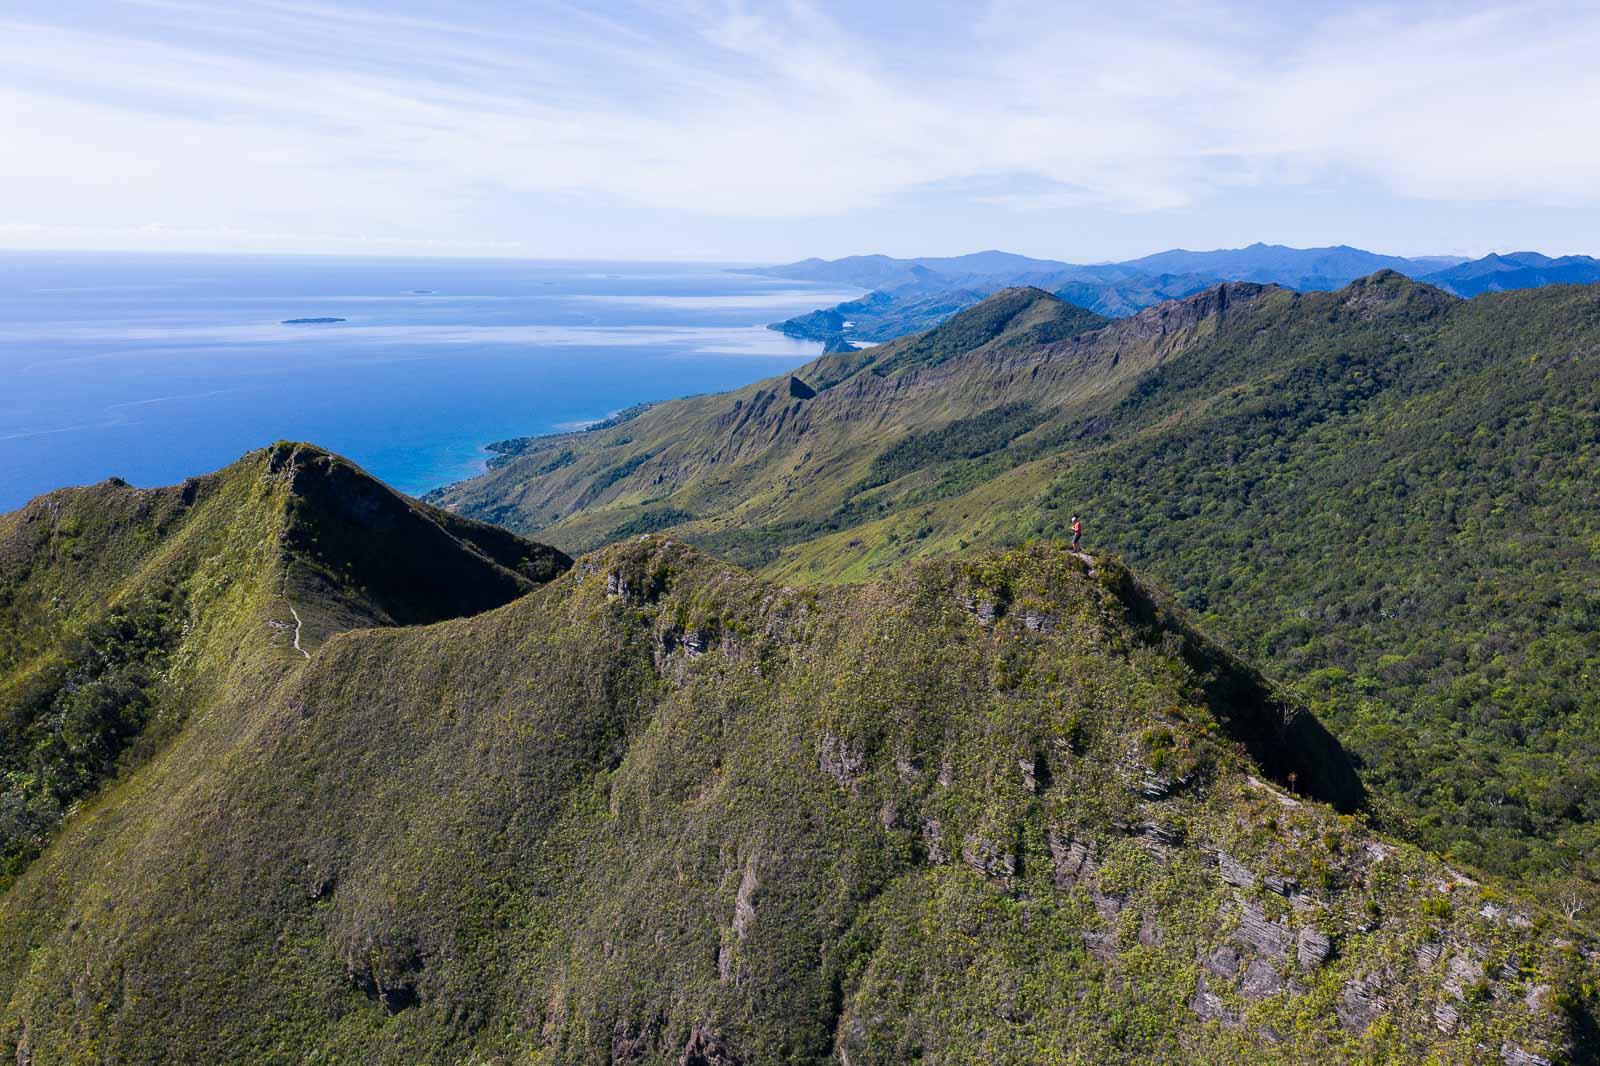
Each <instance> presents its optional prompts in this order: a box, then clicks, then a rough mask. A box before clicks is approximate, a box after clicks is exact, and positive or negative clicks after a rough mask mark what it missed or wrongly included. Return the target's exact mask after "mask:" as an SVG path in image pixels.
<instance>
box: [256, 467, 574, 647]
mask: <svg viewBox="0 0 1600 1066" xmlns="http://www.w3.org/2000/svg"><path fill="white" fill-rule="evenodd" d="M241 463H243V464H256V463H259V464H260V465H261V467H262V468H263V473H264V476H266V477H267V478H269V479H274V480H278V481H281V482H282V483H283V485H284V488H285V491H286V492H287V495H288V502H287V506H286V516H287V517H286V521H285V525H284V541H285V546H286V548H287V549H288V550H289V552H290V557H291V558H292V559H293V561H294V566H295V572H294V573H295V579H296V580H299V581H302V582H307V583H310V584H311V585H314V586H321V587H323V588H325V589H326V590H327V591H333V590H339V589H343V590H346V591H347V592H348V590H349V589H350V587H351V586H352V583H354V584H355V585H356V587H358V588H359V591H360V594H361V598H362V599H363V600H365V601H366V603H367V606H369V607H370V608H371V609H373V610H374V611H375V612H376V615H377V620H379V621H381V622H384V623H399V624H414V623H419V622H433V621H438V620H440V619H443V618H453V617H459V616H461V615H468V614H476V613H478V612H480V611H484V610H487V609H489V608H491V607H497V606H499V605H500V604H502V603H505V602H506V601H508V600H511V599H514V598H515V597H517V596H519V595H521V594H522V593H524V592H526V591H528V590H529V589H531V588H533V587H534V585H536V584H538V583H540V582H543V581H548V580H549V579H550V578H552V577H554V576H555V575H556V574H558V573H560V572H561V571H562V570H564V569H565V568H566V567H567V566H569V565H570V564H571V560H569V559H567V557H566V556H564V555H562V554H561V553H560V552H558V551H556V550H555V549H553V548H548V547H545V546H544V545H539V544H533V543H531V542H529V541H525V540H523V539H522V538H520V537H517V536H515V535H514V534H511V533H508V532H506V531H505V530H502V529H500V528H498V527H496V526H491V525H486V524H484V523H482V522H477V521H473V520H471V519H464V518H462V517H461V516H459V515H454V514H451V513H450V512H448V511H443V510H440V509H439V508H437V507H433V506H431V505H429V504H425V503H421V502H419V501H417V500H413V499H410V498H408V497H405V496H402V495H401V494H400V493H398V492H395V491H394V490H393V489H391V488H389V487H388V486H387V485H385V484H383V483H382V482H381V481H379V480H378V479H377V478H374V477H373V476H372V475H370V474H368V473H367V472H366V471H365V470H363V469H361V468H360V467H359V466H357V465H356V464H355V463H352V462H351V461H350V460H348V459H345V458H344V457H342V456H339V455H336V454H334V453H333V452H330V451H327V450H326V449H323V448H319V447H317V446H316V445H314V444H306V443H303V442H296V441H279V442H278V443H276V444H274V445H272V446H270V447H268V448H266V449H263V450H262V451H261V452H258V453H253V454H252V455H250V456H246V457H245V459H244V460H241Z"/></svg>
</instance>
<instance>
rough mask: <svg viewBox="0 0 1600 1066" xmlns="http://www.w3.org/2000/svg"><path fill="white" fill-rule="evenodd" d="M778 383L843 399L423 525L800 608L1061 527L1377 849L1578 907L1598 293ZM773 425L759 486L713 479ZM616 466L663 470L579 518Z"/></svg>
mask: <svg viewBox="0 0 1600 1066" xmlns="http://www.w3.org/2000/svg"><path fill="white" fill-rule="evenodd" d="M952 321H955V320H952ZM935 335H937V331H936V333H935V334H930V335H929V336H935ZM910 343H911V342H910V341H909V340H908V341H901V342H896V345H885V346H884V347H883V349H882V350H883V351H889V350H891V349H896V347H897V346H899V348H898V350H906V348H907V347H908V346H909V344H910ZM865 354H866V353H863V356H864V355H865ZM855 358H856V359H857V360H859V359H861V358H862V356H858V357H855ZM800 373H801V375H802V377H804V376H806V375H810V376H812V377H818V378H819V380H821V378H822V377H823V376H828V375H832V376H833V377H830V378H829V380H833V378H834V377H841V376H842V378H841V380H842V383H839V384H835V385H834V386H833V388H832V389H831V390H829V391H827V392H823V393H821V394H820V395H819V396H818V397H817V398H816V399H815V400H807V401H794V402H792V403H790V404H787V405H781V404H776V403H774V404H772V405H769V408H768V410H767V411H766V413H765V414H764V415H763V417H762V418H759V419H757V418H750V419H747V421H746V423H745V424H744V426H743V427H736V426H735V425H734V424H733V420H732V419H731V418H730V417H729V415H728V412H729V411H730V410H731V408H732V407H733V405H734V404H735V403H741V408H740V409H741V411H742V410H743V409H744V406H743V404H745V403H747V401H741V399H740V397H738V396H737V395H731V396H728V397H704V398H700V399H698V400H695V401H693V406H692V407H680V406H677V405H670V404H669V405H662V406H661V407H660V408H657V409H656V410H655V411H653V412H652V414H653V415H654V416H655V417H654V418H653V419H652V420H651V421H649V422H645V421H643V420H641V421H639V422H638V423H636V425H635V426H634V428H631V429H624V428H622V427H619V428H617V429H614V430H611V431H608V433H607V434H602V435H597V436H596V437H595V438H594V439H593V440H590V439H587V438H586V437H567V438H554V439H551V440H549V441H546V442H544V443H542V444H540V445H538V447H537V449H536V450H535V451H533V452H531V453H530V455H531V456H532V457H533V458H532V459H530V460H529V461H526V462H524V461H522V460H518V461H516V462H513V463H511V464H508V465H507V467H506V468H504V469H503V470H501V471H497V472H496V475H495V476H494V477H492V478H489V479H485V480H483V481H480V482H476V483H470V484H468V485H465V486H460V487H457V488H456V489H455V490H453V491H452V492H451V493H450V494H449V497H448V498H449V499H451V500H452V501H453V502H454V504H455V505H456V506H462V507H464V508H465V509H467V510H468V511H469V513H476V514H485V513H492V514H494V515H495V516H496V517H498V518H501V519H503V520H507V521H511V522H513V523H515V522H519V521H520V522H521V523H522V526H521V527H522V528H524V529H528V530H534V529H542V530H543V531H544V532H545V533H546V534H547V535H548V536H550V537H551V538H552V539H554V540H555V541H556V542H557V543H561V544H566V545H568V546H570V547H589V546H592V545H593V544H596V543H599V542H602V541H604V540H606V539H608V538H610V537H613V536H620V535H625V534H626V533H628V532H638V531H640V530H641V529H644V528H671V529H672V530H673V531H674V534H675V535H680V536H684V537H687V538H690V539H692V540H694V541H695V542H696V543H699V544H703V545H706V546H708V547H712V548H714V549H716V550H721V551H726V552H730V553H732V554H733V555H734V556H735V557H736V558H738V559H741V560H743V561H745V562H747V563H751V564H754V565H763V566H767V567H768V568H769V569H770V570H771V571H772V572H773V573H775V574H778V575H781V576H783V577H784V578H786V579H790V580H807V581H816V580H838V579H841V578H846V579H858V578H861V577H864V576H868V575H870V574H872V573H873V572H875V571H877V570H879V569H881V568H886V567H893V566H897V565H899V564H900V563H901V562H902V561H903V560H904V559H906V558H908V557H914V556H922V555H939V554H947V553H952V552H959V551H962V550H965V549H967V548H968V547H969V546H973V545H986V544H990V545H992V544H1014V543H1019V542H1021V541H1023V540H1025V539H1026V538H1028V537H1032V536H1060V535H1062V532H1063V530H1064V528H1065V526H1066V525H1067V523H1068V522H1069V520H1070V518H1071V516H1072V514H1073V513H1074V512H1079V513H1082V514H1083V515H1085V516H1086V517H1087V519H1088V526H1089V535H1090V538H1091V542H1092V543H1096V544H1099V545H1102V546H1104V547H1107V548H1109V549H1113V550H1116V551H1119V552H1122V553H1124V554H1125V555H1126V556H1127V557H1128V558H1129V559H1130V560H1131V561H1132V562H1134V563H1135V564H1137V565H1138V566H1140V567H1141V568H1143V569H1146V570H1148V571H1149V572H1151V573H1153V574H1154V575H1155V576H1157V577H1158V578H1159V579H1161V580H1163V581H1165V582H1167V583H1168V584H1169V585H1170V586H1171V587H1173V588H1175V589H1178V590H1179V592H1180V595H1181V596H1182V597H1183V599H1184V600H1185V602H1186V603H1188V604H1189V605H1190V606H1192V607H1193V608H1195V609H1197V610H1200V611H1203V612H1206V615H1207V618H1208V622H1209V624H1211V625H1212V626H1213V627H1215V628H1216V629H1218V630H1220V631H1221V632H1223V633H1225V634H1226V635H1227V636H1228V637H1229V638H1230V639H1231V640H1232V641H1233V642H1234V643H1235V644H1236V645H1237V646H1239V647H1243V648H1249V649H1251V650H1252V651H1253V652H1256V653H1258V654H1259V655H1260V656H1261V657H1262V659H1263V661H1264V662H1265V663H1267V664H1268V665H1269V666H1270V668H1271V669H1272V670H1273V672H1274V673H1275V675H1276V676H1278V677H1279V678H1281V679H1283V680H1285V681H1289V682H1293V683H1296V684H1298V685H1301V686H1302V687H1303V691H1304V694H1305V696H1306V698H1308V699H1310V700H1311V701H1312V702H1313V705H1314V706H1316V707H1317V708H1318V710H1319V711H1320V712H1321V713H1322V714H1323V715H1324V717H1325V718H1326V719H1327V720H1328V721H1329V722H1330V724H1331V726H1332V727H1333V728H1334V729H1335V730H1336V732H1338V733H1339V734H1340V735H1341V736H1342V737H1343V738H1345V739H1346V740H1347V742H1348V743H1350V744H1351V746H1352V747H1353V748H1354V749H1355V750H1356V752H1357V753H1358V754H1359V755H1360V756H1361V758H1362V760H1363V763H1364V773H1365V774H1366V775H1367V777H1368V780H1369V782H1370V783H1371V784H1372V785H1373V786H1374V787H1375V788H1376V790H1377V792H1378V794H1379V797H1380V809H1381V810H1382V812H1383V814H1384V818H1385V820H1386V823H1387V824H1389V825H1392V826H1395V827H1396V828H1402V829H1404V830H1405V831H1406V832H1408V833H1412V834H1414V835H1415V836H1416V837H1417V838H1418V839H1422V840H1425V841H1427V842H1428V843H1429V844H1430V845H1431V846H1433V847H1435V848H1437V849H1439V850H1441V851H1449V852H1452V853H1453V854H1455V855H1456V856H1457V857H1458V858H1460V859H1461V860H1462V861H1466V862H1471V863H1475V864H1481V865H1483V866H1485V867H1488V868H1491V869H1495V870H1498V871H1501V872H1502V873H1506V874H1511V875H1515V876H1519V877H1525V878H1529V879H1532V880H1533V881H1537V882H1539V883H1543V884H1546V885H1547V886H1548V888H1549V891H1551V892H1557V893H1560V894H1566V893H1568V892H1572V893H1574V894H1575V898H1576V899H1577V900H1580V901H1581V900H1583V899H1588V900H1589V904H1588V906H1589V907H1590V909H1591V910H1593V909H1596V908H1600V895H1597V893H1596V887H1597V885H1600V867H1597V866H1596V862H1597V858H1596V856H1600V809H1597V808H1596V807H1595V806H1594V802H1593V797H1594V796H1596V795H1600V781H1597V780H1596V779H1595V778H1594V767H1595V766H1596V765H1597V762H1600V732H1597V730H1600V704H1597V703H1596V699H1597V697H1596V688H1595V686H1594V684H1593V678H1594V677H1596V676H1600V551H1597V545H1600V540H1597V539H1596V538H1597V537H1600V494H1597V493H1596V492H1595V491H1594V471H1595V470H1596V469H1600V412H1597V407H1596V405H1597V403H1600V381H1597V380H1596V378H1597V375H1600V290H1597V289H1594V288H1589V289H1572V288H1550V289H1541V290H1537V291H1528V292H1521V293H1515V294H1507V295H1504V296H1485V297H1481V298H1479V299H1477V300H1473V301H1470V302H1462V301H1458V300H1455V299H1452V298H1450V297H1448V296H1446V295H1445V294H1442V293H1440V292H1438V291H1437V290H1434V289H1431V288H1428V287H1425V286H1420V285H1416V284H1414V283H1411V282H1408V281H1406V280H1405V279H1403V278H1401V277H1399V276H1397V275H1394V274H1381V275H1377V276H1375V277H1373V278H1371V279H1367V280H1365V281H1363V282H1360V283H1357V284H1355V285H1352V286H1350V287H1348V288H1346V289H1345V290H1342V291H1340V292H1336V293H1327V294H1296V293H1290V292H1287V291H1284V290H1274V289H1261V288H1259V287H1251V286H1228V287H1225V288H1222V289H1219V290H1215V291H1214V292H1212V293H1210V294H1206V295H1205V296H1203V297H1198V298H1194V299H1190V300H1186V301H1182V302H1180V303H1177V304H1172V305H1165V306H1164V307H1162V308H1156V309H1152V310H1151V311H1147V312H1144V313H1142V314H1141V315H1139V316H1135V317H1134V318H1132V319H1127V320H1122V321H1119V322H1116V323H1113V324H1110V325H1107V326H1104V327H1102V328H1100V329H1098V330H1094V331H1090V332H1088V333H1085V334H1083V335H1081V336H1079V337H1077V338H1074V339H1073V340H1071V341H1070V342H1058V343H1054V344H1045V345H1039V346H1037V347H1035V348H1032V349H1012V350H1010V351H1008V352H1006V353H1005V354H1003V355H998V354H992V353H987V352H984V351H981V350H974V351H972V352H970V353H968V354H967V355H964V356H958V357H956V358H953V359H949V360H947V361H946V362H945V363H943V364H942V365H941V366H939V367H938V368H935V369H934V370H932V371H927V372H924V373H922V374H919V375H918V376H917V377H916V378H915V379H914V380H917V381H918V382H920V383H922V384H923V385H925V386H926V390H925V391H923V390H917V391H913V390H910V389H903V388H899V387H891V385H892V383H891V382H884V381H882V380H881V379H875V378H872V377H870V376H867V375H865V374H863V367H862V366H861V365H858V364H857V363H851V364H843V363H838V362H832V363H830V362H829V361H827V360H823V361H819V363H818V364H814V366H813V367H810V368H807V369H805V370H802V371H801V372H800ZM775 391H776V389H775V387H774V386H773V385H767V386H758V387H757V388H756V389H754V390H752V392H754V393H761V394H764V395H770V394H772V393H774V392H775ZM691 412H692V413H691ZM825 416H826V417H825ZM777 420H783V421H784V425H785V426H786V427H787V429H788V431H789V432H790V433H791V434H792V435H791V436H790V437H789V438H786V440H785V445H784V448H783V450H782V451H781V453H780V454H781V456H782V461H781V462H778V461H774V462H773V464H772V465H771V466H770V467H769V468H767V469H765V470H763V471H762V472H760V473H759V475H752V474H749V473H747V472H746V470H745V469H743V468H741V467H740V466H739V465H738V464H737V463H727V462H725V461H724V459H723V456H725V455H733V454H738V450H739V449H741V448H744V447H750V446H752V442H753V441H757V440H766V439H768V438H769V436H770V434H771V433H772V432H773V430H772V428H771V427H772V426H773V424H774V423H775V422H776V421H777ZM702 427H704V428H702ZM713 427H715V428H714V429H713ZM695 439H715V440H716V442H717V444H716V447H715V448H704V449H701V450H699V451H698V452H695V453H690V452H688V451H686V450H684V449H685V447H686V445H687V442H688V441H690V440H695ZM624 440H625V441H626V443H622V442H623V441H624ZM627 454H633V455H640V454H647V455H649V456H661V457H662V460H663V465H662V466H660V467H654V468H652V467H651V466H650V465H649V463H650V462H651V461H653V460H646V461H642V462H641V464H640V467H639V468H638V473H637V474H635V475H633V476H632V478H630V477H621V476H618V477H615V478H614V479H613V480H609V481H607V483H606V484H605V485H604V487H603V488H600V489H596V488H595V486H596V485H598V484H599V481H600V480H601V479H603V478H605V477H609V476H610V475H608V474H607V473H606V472H607V471H615V470H616V469H617V467H616V466H615V465H611V464H610V462H609V461H608V460H606V459H605V458H603V457H605V456H607V455H618V456H621V455H627ZM555 457H568V458H565V459H562V464H564V465H560V466H559V467H556V466H554V465H552V469H550V470H548V471H545V472H542V473H541V472H540V464H543V465H551V464H553V460H554V459H555ZM508 486H514V487H515V488H514V490H512V489H508ZM708 490H709V491H708ZM584 493H589V494H590V495H589V496H588V498H587V499H584V500H583V502H582V503H580V504H578V505H577V506H576V507H574V506H573V504H572V503H570V502H568V501H577V500H579V499H580V498H582V497H583V494H584ZM557 494H559V495H560V498H561V505H559V506H553V507H551V510H549V511H540V510H538V509H537V508H527V507H525V506H523V505H522V503H521V501H536V500H548V499H551V498H552V496H555V495H557ZM500 508H503V509H500Z"/></svg>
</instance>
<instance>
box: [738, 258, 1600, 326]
mask: <svg viewBox="0 0 1600 1066" xmlns="http://www.w3.org/2000/svg"><path fill="white" fill-rule="evenodd" d="M1379 270H1393V271H1395V272H1396V273H1399V274H1403V275H1405V276H1406V277H1409V278H1412V279H1414V280H1417V281H1423V282H1426V283H1428V284H1430V285H1434V286H1436V287H1438V288H1440V289H1443V290H1444V291H1446V292H1448V293H1451V294H1452V295H1456V296H1462V297H1472V296H1477V295H1479V294H1481V293H1485V292H1505V291H1510V290H1512V289H1530V288H1538V287H1539V286H1542V285H1557V284H1587V283H1590V282H1594V281H1600V260H1597V259H1593V258H1590V257H1589V256H1563V257H1561V258H1559V259H1555V258H1551V257H1550V256H1546V255H1541V254H1539V253H1537V252H1515V253H1511V254H1506V255H1500V254H1492V255H1487V256H1484V257H1483V258H1482V259H1474V260H1468V259H1466V258H1464V257H1460V256H1436V255H1435V256H1417V257H1411V258H1406V257H1402V256H1393V255H1379V254H1378V253H1376V252H1368V251H1365V250H1363V249H1360V248H1351V247H1349V246H1348V245H1338V246H1334V247H1328V248H1290V247H1287V246H1285V245H1281V244H1260V243H1257V244H1252V245H1250V246H1249V247H1247V248H1226V249H1218V250H1216V251H1209V252H1193V251H1188V250H1186V249H1181V248H1178V249H1172V250H1170V251H1165V252H1157V253H1156V254H1154V255H1147V256H1144V257H1142V258H1139V259H1130V260H1128V261H1126V262H1121V263H1096V264H1074V263H1066V262H1062V261H1060V260H1055V259H1031V258H1029V257H1027V256H1022V255H1013V254H1011V253H1009V252H999V251H987V252H974V253H973V254H971V255H961V256H949V257H920V258H915V259H895V258H893V257H890V256H886V255H856V256H848V257H846V258H844V259H833V260H824V259H805V260H802V261H800V262H798V263H788V264H784V265H782V266H774V267H763V268H760V269H758V270H756V271H754V273H758V274H763V275H766V276H769V277H780V278H791V279H794V280H803V281H821V282H828V283H830V284H836V285H859V286H862V287H863V288H869V289H871V290H873V291H872V292H871V294H869V295H868V296H866V297H864V298H862V299H859V300H851V301H847V302H846V303H842V304H839V305H837V306H835V307H833V308H825V309H819V310H818V311H813V312H810V313H808V314H805V315H799V316H796V317H794V318H791V319H787V320H785V321H783V322H775V323H773V324H772V327H771V328H773V329H775V330H778V331H779V332H781V333H785V334H787V335H789V336H792V337H800V338H804V339H808V340H821V341H829V340H833V341H834V343H835V344H837V343H838V342H839V339H841V338H842V339H843V340H846V341H852V340H854V341H871V342H881V341H888V340H893V339H894V338H896V337H901V336H905V335H906V334H908V333H915V332H918V331H920V330H925V329H929V328H932V327H933V326H936V325H938V324H939V323H940V322H941V321H943V320H944V319H945V318H946V317H948V316H950V315H952V314H955V313H956V312H957V311H959V310H961V309H962V308H964V307H970V306H971V305H972V304H974V303H976V302H978V301H979V300H981V299H983V298H984V297H986V296H990V295H992V294H994V293H996V292H999V291H1000V290H1002V289H1005V288H1010V287H1013V286H1018V285H1030V286H1033V287H1036V288H1040V289H1043V290H1045V291H1047V292H1051V293H1054V294H1055V295H1057V296H1059V297H1061V298H1062V299H1064V300H1066V301H1068V302H1069V303H1073V304H1077V305H1078V306H1080V307H1083V308H1086V309H1088V310H1091V311H1094V312H1096V313H1097V314H1102V315H1106V316H1107V317H1113V318H1119V317H1124V316H1127V315H1131V314H1134V313H1136V312H1138V311H1142V310H1143V309H1145V308H1146V307H1152V306H1154V305H1155V304H1158V303H1161V302H1163V301H1166V300H1174V299H1181V298H1183V297H1185V296H1189V295H1191V294H1193V293H1196V292H1199V291H1201V290H1202V289H1205V288H1208V287H1210V286H1212V285H1215V284H1217V283H1218V282H1223V281H1248V282H1255V283H1257V284H1276V285H1282V286H1284V287H1286V288H1290V289H1295V290H1298V291H1301V292H1317V291H1327V290H1332V289H1337V288H1340V287H1342V286H1344V285H1347V284H1349V283H1350V282H1352V281H1354V280H1355V279H1357V278H1361V277H1366V276H1368V275H1370V274H1373V273H1376V272H1377V271H1379Z"/></svg>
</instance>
